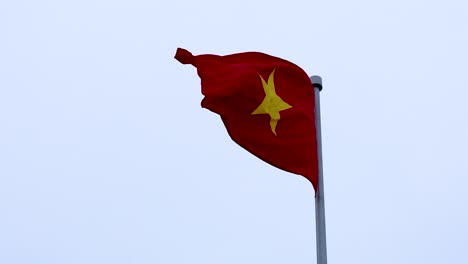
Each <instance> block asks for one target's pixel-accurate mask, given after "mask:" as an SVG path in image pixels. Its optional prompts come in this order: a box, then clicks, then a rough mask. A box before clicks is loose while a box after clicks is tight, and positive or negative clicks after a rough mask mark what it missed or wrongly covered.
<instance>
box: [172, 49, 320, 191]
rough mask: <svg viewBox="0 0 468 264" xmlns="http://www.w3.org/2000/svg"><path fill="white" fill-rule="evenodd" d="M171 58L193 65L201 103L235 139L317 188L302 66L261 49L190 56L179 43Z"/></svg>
mask: <svg viewBox="0 0 468 264" xmlns="http://www.w3.org/2000/svg"><path fill="white" fill-rule="evenodd" d="M175 58H176V59H177V60H178V61H179V62H181V63H183V64H192V65H193V66H195V67H196V68H197V70H198V75H199V76H200V78H201V88H202V94H203V95H204V96H205V98H204V99H203V101H202V107H204V108H207V109H209V110H211V111H213V112H215V113H217V114H219V115H220V116H221V118H222V120H223V122H224V125H225V126H226V129H227V131H228V133H229V135H230V136H231V138H232V139H233V140H234V141H235V142H236V143H237V144H239V145H240V146H242V147H243V148H245V149H246V150H248V151H249V152H250V153H252V154H253V155H255V156H257V157H259V158H260V159H262V160H264V161H265V162H268V163H270V164H271V165H273V166H275V167H278V168H280V169H283V170H286V171H289V172H292V173H296V174H299V175H302V176H304V177H306V178H307V179H308V180H309V181H311V182H312V184H313V186H314V188H315V189H316V190H317V183H318V158H317V139H316V137H317V136H316V128H315V106H314V104H315V101H314V88H313V86H312V83H311V81H310V79H309V77H308V76H307V74H306V73H305V72H304V71H303V70H302V69H301V68H299V67H298V66H297V65H295V64H293V63H291V62H289V61H286V60H283V59H280V58H277V57H273V56H270V55H267V54H264V53H259V52H246V53H238V54H232V55H227V56H217V55H198V56H193V55H192V54H191V53H190V52H188V51H187V50H184V49H180V48H179V49H177V53H176V55H175Z"/></svg>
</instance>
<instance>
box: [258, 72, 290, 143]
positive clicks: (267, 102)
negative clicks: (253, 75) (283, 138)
mask: <svg viewBox="0 0 468 264" xmlns="http://www.w3.org/2000/svg"><path fill="white" fill-rule="evenodd" d="M275 70H276V69H274V70H273V71H272V72H271V73H270V76H269V77H268V82H265V80H264V79H263V77H262V76H261V75H260V74H258V75H259V76H260V79H261V80H262V85H263V90H265V94H266V96H265V99H263V102H262V103H261V104H260V105H259V106H258V107H257V109H255V111H253V112H252V115H259V114H269V115H270V127H271V131H273V134H275V136H276V125H277V124H278V120H280V112H281V111H283V110H286V109H288V108H291V107H292V106H290V105H289V104H288V103H286V102H285V101H283V99H281V97H279V96H278V95H277V94H276V91H275V83H274V80H273V78H274V76H275Z"/></svg>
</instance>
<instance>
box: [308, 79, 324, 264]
mask: <svg viewBox="0 0 468 264" xmlns="http://www.w3.org/2000/svg"><path fill="white" fill-rule="evenodd" d="M310 80H311V81H312V84H313V86H314V90H315V125H316V129H317V154H318V155H317V157H318V188H317V190H316V193H315V229H316V231H315V235H316V240H317V264H327V239H326V230H325V194H324V190H323V164H322V128H321V123H320V91H321V90H322V78H321V77H320V76H317V75H314V76H312V77H310Z"/></svg>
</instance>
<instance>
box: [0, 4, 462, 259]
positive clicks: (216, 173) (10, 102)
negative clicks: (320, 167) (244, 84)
mask: <svg viewBox="0 0 468 264" xmlns="http://www.w3.org/2000/svg"><path fill="white" fill-rule="evenodd" d="M467 25H468V4H467V3H466V1H461V0H458V1H455V0H446V1H430V0H426V1H411V0H405V1H403V0H393V1H363V0H356V1H295V0H291V1H272V0H270V1H253V0H250V1H247V0H238V1H230V2H227V1H219V0H218V1H207V0H199V1H158V0H156V1H154V0H153V1H149V0H133V1H118V0H117V1H116V0H113V1H111V0H92V1H91V0H81V1H58V0H49V1H47V0H44V1H32V0H15V1H7V0H3V1H0V263H8V264H29V263H31V264H55V263H56V264H64V263H66V264H69V263H70V264H75V263H77V264H84V263H86V264H102V263H112V264H127V263H137V264H145V263H148V264H149V263H152V264H154V263H161V264H166V263H168V264H173V263H174V264H184V263H187V264H193V263H200V264H219V263H223V264H238V263H243V264H258V263H269V264H284V263H294V264H302V263H303V264H310V263H316V253H315V246H316V245H315V219H314V217H315V211H314V199H313V196H314V191H313V189H312V186H311V184H310V183H309V182H308V181H307V180H306V179H304V178H303V177H301V176H297V175H293V174H290V173H287V172H284V171H281V170H279V169H276V168H274V167H272V166H270V165H268V164H266V163H264V162H262V161H261V160H259V159H257V158H256V157H254V156H252V155H251V154H250V153H248V152H247V151H245V150H244V149H242V148H241V147H239V146H238V145H236V144H235V143H234V142H233V141H232V140H231V139H230V138H229V136H228V134H227V132H226V130H225V128H224V126H223V124H222V122H221V120H220V118H219V116H217V115H216V114H214V113H212V112H210V111H208V110H206V109H202V108H201V107H200V101H201V99H202V95H201V93H200V79H199V77H198V76H197V74H196V70H195V68H194V67H192V66H190V65H182V64H180V63H179V62H177V61H176V60H175V59H174V58H173V56H174V54H175V51H176V49H177V48H178V47H182V48H185V49H188V50H190V51H191V52H192V53H193V54H195V55H197V54H206V53H210V54H218V55H227V54H231V53H237V52H245V51H260V52H264V53H268V54H270V55H273V56H277V57H281V58H284V59H287V60H289V61H291V62H293V63H295V64H297V65H299V66H300V67H302V68H303V69H304V70H305V71H306V72H307V73H308V74H309V75H320V76H322V78H323V84H324V90H323V91H322V92H321V95H320V96H321V105H322V109H321V114H322V129H323V130H322V137H323V154H324V177H325V193H326V197H325V200H326V220H327V240H328V244H327V247H328V262H329V263H330V264H332V263H351V264H375V263H379V264H395V263H399V264H414V263H424V264H435V263H437V264H439V263H451V264H452V263H454V264H455V263H460V264H466V263H468V251H467V250H466V249H467V245H468V193H467V192H466V190H465V189H466V187H465V186H466V185H467V184H468V162H467V158H468V138H467V136H468V107H467V103H466V100H467V99H468V85H467V81H466V78H467V76H468V75H467V69H468V51H467V48H466V47H468V29H467Z"/></svg>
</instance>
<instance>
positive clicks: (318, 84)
mask: <svg viewBox="0 0 468 264" xmlns="http://www.w3.org/2000/svg"><path fill="white" fill-rule="evenodd" d="M310 81H311V82H312V85H313V86H314V88H318V89H319V91H322V89H323V87H322V77H320V76H318V75H314V76H311V77H310Z"/></svg>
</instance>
